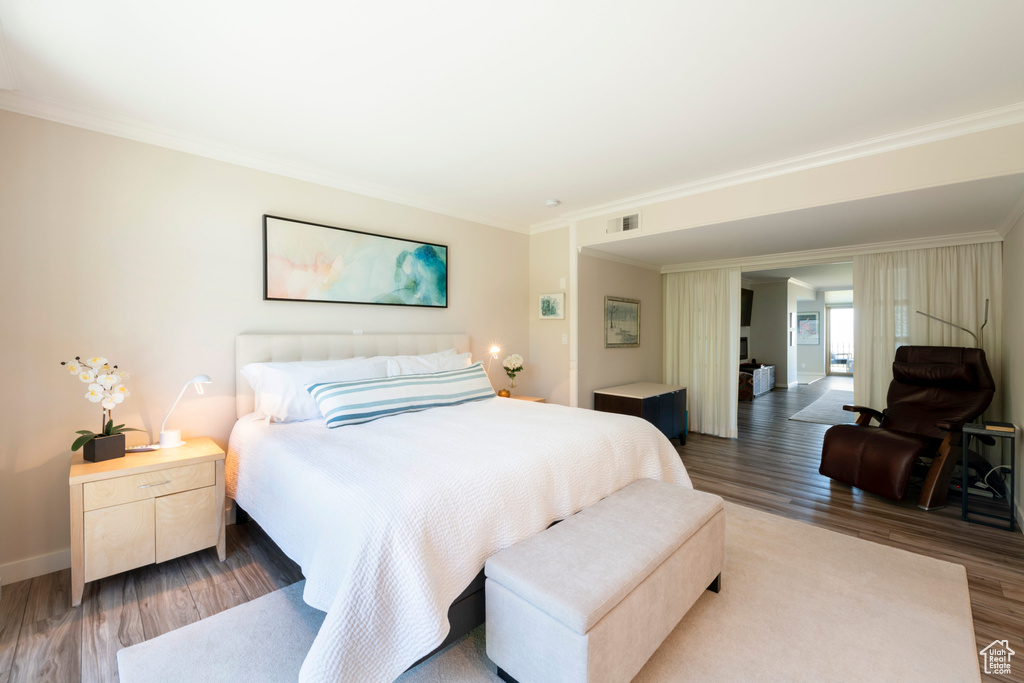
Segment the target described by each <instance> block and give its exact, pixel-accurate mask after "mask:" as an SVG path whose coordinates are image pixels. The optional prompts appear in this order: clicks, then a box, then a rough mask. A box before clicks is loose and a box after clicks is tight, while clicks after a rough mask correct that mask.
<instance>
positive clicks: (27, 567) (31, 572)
mask: <svg viewBox="0 0 1024 683" xmlns="http://www.w3.org/2000/svg"><path fill="white" fill-rule="evenodd" d="M224 522H225V523H226V524H234V523H235V505H234V501H233V500H230V499H228V500H227V504H226V505H225V507H224ZM70 566H71V548H67V549H66V550H58V551H57V552H55V553H50V554H48V555H38V556H36V557H30V558H28V559H27V560H18V561H16V562H8V563H7V564H0V586H7V585H10V584H12V583H17V582H19V581H24V580H25V579H33V578H35V577H37V576H42V575H43V574H49V573H51V572H58V571H60V570H61V569H67V568H68V567H70Z"/></svg>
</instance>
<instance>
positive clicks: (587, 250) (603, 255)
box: [579, 247, 661, 273]
mask: <svg viewBox="0 0 1024 683" xmlns="http://www.w3.org/2000/svg"><path fill="white" fill-rule="evenodd" d="M579 253H580V254H582V255H584V256H593V257H594V258H599V259H604V260H605V261H615V262H616V263H622V264H624V265H627V266H635V267H637V268H644V269H646V270H653V271H655V272H656V273H660V272H661V266H659V265H658V264H656V263H648V262H647V261H637V260H636V259H632V258H627V257H625V256H619V255H618V254H610V253H608V252H606V251H598V250H597V249H592V248H591V247H580V248H579Z"/></svg>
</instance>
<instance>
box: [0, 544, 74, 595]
mask: <svg viewBox="0 0 1024 683" xmlns="http://www.w3.org/2000/svg"><path fill="white" fill-rule="evenodd" d="M70 566H71V548H67V549H65V550H58V551H57V552H55V553H49V554H48V555H37V556H36V557H30V558H28V559H26V560H18V561H16V562H8V563H7V564H3V565H0V583H2V584H3V585H5V586H6V585H9V584H12V583H17V582H18V581H24V580H25V579H32V578H35V577H37V576H42V575H43V574H49V573H50V572H56V571H60V570H61V569H67V568H68V567H70Z"/></svg>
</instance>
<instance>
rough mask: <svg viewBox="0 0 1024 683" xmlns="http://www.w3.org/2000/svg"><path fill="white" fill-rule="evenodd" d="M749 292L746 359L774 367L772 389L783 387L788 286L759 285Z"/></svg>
mask: <svg viewBox="0 0 1024 683" xmlns="http://www.w3.org/2000/svg"><path fill="white" fill-rule="evenodd" d="M750 289H752V290H754V303H753V306H752V308H751V311H750V337H749V339H748V340H747V344H748V349H747V350H748V353H749V356H750V359H751V361H754V360H756V361H757V362H758V363H761V364H763V365H774V366H775V386H777V387H782V388H785V387H786V386H787V377H788V372H789V346H788V341H787V339H788V336H789V331H788V320H787V314H788V312H789V285H788V283H786V282H785V281H783V282H763V283H758V284H754V285H751V286H750Z"/></svg>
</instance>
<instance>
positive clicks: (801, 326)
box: [796, 311, 821, 344]
mask: <svg viewBox="0 0 1024 683" xmlns="http://www.w3.org/2000/svg"><path fill="white" fill-rule="evenodd" d="M796 343H797V344H820V343H821V335H820V334H819V333H818V312H817V311H814V312H808V313H797V314H796Z"/></svg>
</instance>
